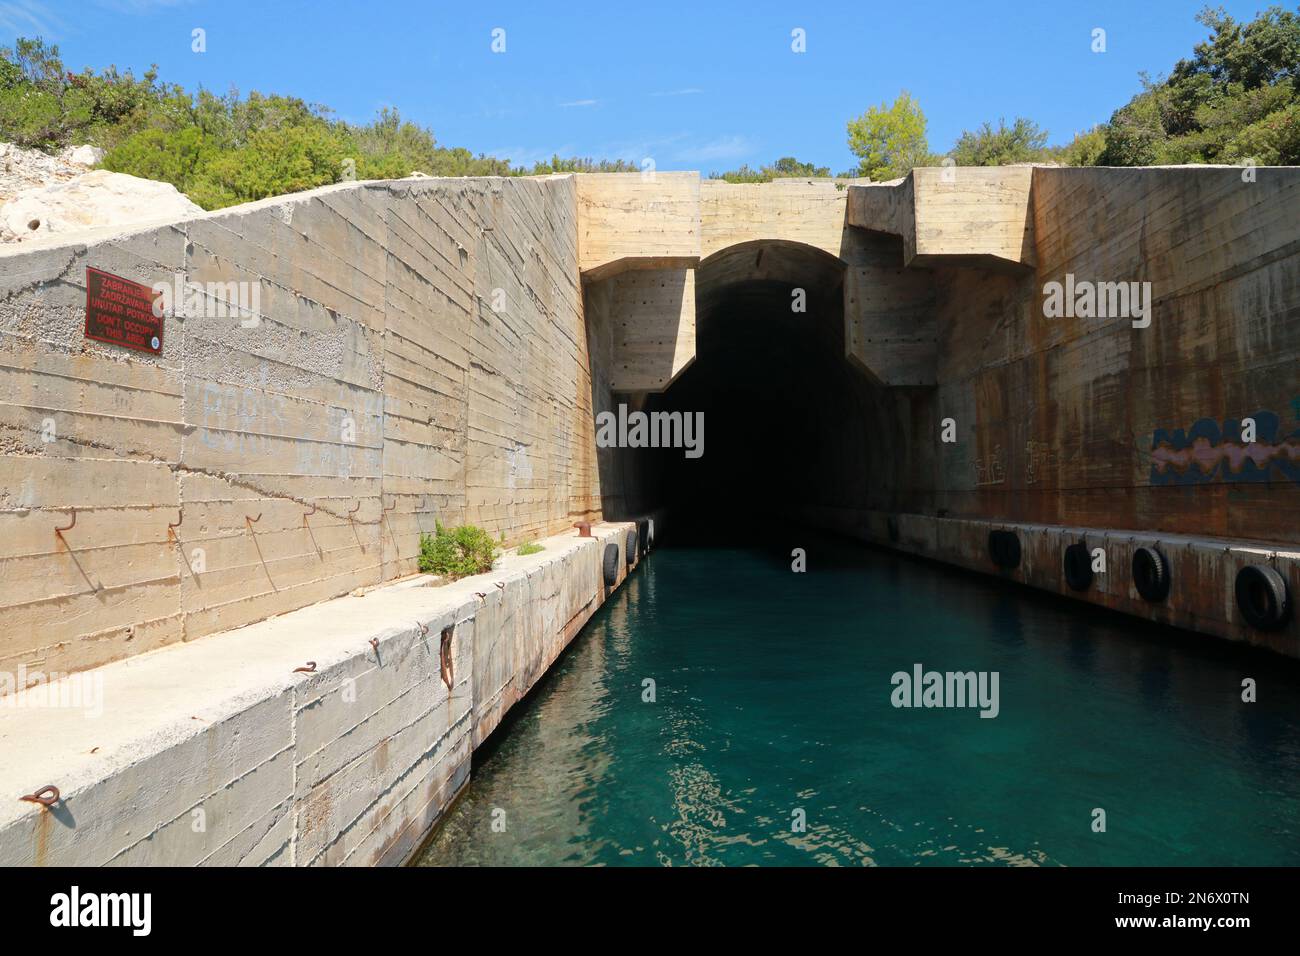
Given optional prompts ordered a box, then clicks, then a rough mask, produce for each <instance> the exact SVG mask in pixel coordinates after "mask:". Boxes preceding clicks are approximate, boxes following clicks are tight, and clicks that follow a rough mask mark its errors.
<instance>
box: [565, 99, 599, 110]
mask: <svg viewBox="0 0 1300 956" xmlns="http://www.w3.org/2000/svg"><path fill="white" fill-rule="evenodd" d="M599 102H600V100H570V101H569V102H567V103H561V104H560V105H561V106H563V107H564V108H565V109H568V108H570V107H574V106H595V105H596V104H597V103H599Z"/></svg>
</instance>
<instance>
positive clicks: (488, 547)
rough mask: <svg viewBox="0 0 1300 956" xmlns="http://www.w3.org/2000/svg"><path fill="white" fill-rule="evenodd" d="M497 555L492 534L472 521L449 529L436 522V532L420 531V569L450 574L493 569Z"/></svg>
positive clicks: (450, 575)
mask: <svg viewBox="0 0 1300 956" xmlns="http://www.w3.org/2000/svg"><path fill="white" fill-rule="evenodd" d="M496 559H497V549H496V544H495V543H494V542H493V540H492V536H491V535H490V534H488V533H487V532H486V531H484V530H483V529H482V528H476V527H475V526H474V525H472V524H469V525H461V526H460V527H458V528H452V529H451V530H450V531H449V530H447V529H446V528H444V527H443V526H442V522H437V533H436V534H432V535H430V534H422V535H420V559H419V567H420V570H421V571H423V572H425V573H432V574H441V575H443V576H444V577H449V578H453V579H454V578H463V577H465V576H466V575H468V574H482V573H483V572H484V571H491V570H492V562H494V561H495V560H496Z"/></svg>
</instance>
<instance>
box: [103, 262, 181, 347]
mask: <svg viewBox="0 0 1300 956" xmlns="http://www.w3.org/2000/svg"><path fill="white" fill-rule="evenodd" d="M158 295H159V293H155V292H154V291H153V289H151V288H150V287H149V286H147V285H141V284H140V283H139V282H132V281H131V280H130V279H123V278H122V277H121V276H115V275H113V274H112V273H110V272H101V271H100V270H99V269H92V268H90V267H89V266H87V267H86V338H88V339H94V340H95V341H96V342H108V343H109V344H110V345H122V346H125V347H126V348H128V349H135V350H136V351H138V352H152V353H153V354H154V355H160V354H162V341H163V320H162V317H161V316H156V315H154V314H153V303H154V300H155V299H156V298H157V297H158Z"/></svg>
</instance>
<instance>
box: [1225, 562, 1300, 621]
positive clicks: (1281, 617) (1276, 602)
mask: <svg viewBox="0 0 1300 956" xmlns="http://www.w3.org/2000/svg"><path fill="white" fill-rule="evenodd" d="M1236 592H1237V608H1238V609H1239V610H1240V611H1241V613H1242V616H1243V617H1245V618H1246V620H1247V621H1249V622H1250V626H1251V627H1254V628H1257V629H1259V630H1261V631H1276V630H1277V629H1278V628H1280V627H1281V626H1282V625H1284V624H1285V623H1286V622H1287V621H1288V620H1289V619H1290V617H1291V595H1290V594H1289V593H1288V591H1287V586H1286V578H1284V577H1282V575H1281V574H1279V573H1278V571H1277V569H1276V568H1274V567H1270V566H1269V565H1267V564H1248V565H1246V566H1245V567H1244V568H1242V569H1241V570H1240V571H1238V572H1237V583H1236Z"/></svg>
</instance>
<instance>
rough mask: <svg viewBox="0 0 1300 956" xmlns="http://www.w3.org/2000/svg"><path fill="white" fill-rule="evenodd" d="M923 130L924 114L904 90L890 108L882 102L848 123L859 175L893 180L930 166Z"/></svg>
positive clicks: (850, 147) (924, 125)
mask: <svg viewBox="0 0 1300 956" xmlns="http://www.w3.org/2000/svg"><path fill="white" fill-rule="evenodd" d="M925 128H926V121H925V114H924V113H923V112H922V111H921V107H920V105H919V104H918V103H917V102H916V101H915V100H914V99H912V96H911V94H909V93H908V92H907V91H906V90H903V91H902V92H901V93H900V94H899V95H898V98H897V99H895V100H894V102H893V104H892V105H891V104H886V103H881V104H880V106H878V107H875V106H873V107H871V108H870V109H868V110H867V111H866V112H865V113H863V114H862V115H861V116H859V117H858V118H857V119H853V120H849V124H848V132H849V149H850V150H852V151H853V154H854V155H855V156H857V157H858V173H859V175H862V176H869V177H870V178H871V179H873V180H877V181H879V180H884V179H895V178H897V177H899V176H905V175H907V173H908V172H910V171H911V170H912V168H913V167H915V166H923V165H927V164H930V163H932V162H933V161H934V157H933V156H932V155H931V154H930V148H929V145H928V144H927V141H926V138H925Z"/></svg>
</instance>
